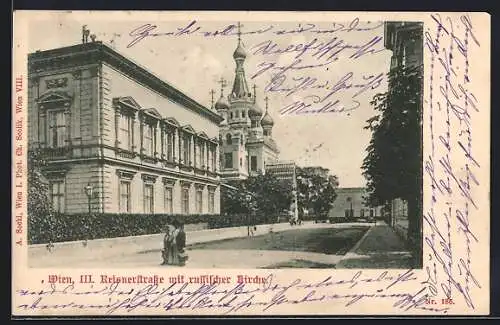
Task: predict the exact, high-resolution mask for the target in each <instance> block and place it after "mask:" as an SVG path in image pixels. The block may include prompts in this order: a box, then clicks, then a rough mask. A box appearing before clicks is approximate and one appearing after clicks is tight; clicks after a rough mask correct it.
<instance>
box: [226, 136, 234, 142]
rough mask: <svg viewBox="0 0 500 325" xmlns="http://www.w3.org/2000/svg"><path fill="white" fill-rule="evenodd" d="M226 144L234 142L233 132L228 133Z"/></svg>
mask: <svg viewBox="0 0 500 325" xmlns="http://www.w3.org/2000/svg"><path fill="white" fill-rule="evenodd" d="M226 144H233V138H232V137H231V134H226Z"/></svg>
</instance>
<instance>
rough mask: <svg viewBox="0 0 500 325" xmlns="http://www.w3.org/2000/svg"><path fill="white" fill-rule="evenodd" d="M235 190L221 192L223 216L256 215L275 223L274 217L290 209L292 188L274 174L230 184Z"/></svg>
mask: <svg viewBox="0 0 500 325" xmlns="http://www.w3.org/2000/svg"><path fill="white" fill-rule="evenodd" d="M227 184H228V185H230V186H231V187H232V188H234V189H228V188H225V187H223V188H222V190H221V212H222V213H223V214H228V215H231V214H245V213H249V212H251V213H255V214H258V215H261V216H263V217H264V218H265V221H267V222H269V221H271V222H274V220H275V219H274V217H275V216H276V215H278V214H279V213H281V212H282V211H283V210H285V209H287V208H289V207H290V203H291V200H292V188H291V186H287V184H285V183H284V182H282V181H280V180H279V179H277V178H276V177H275V176H273V175H272V174H260V175H257V176H251V177H249V178H247V179H246V180H241V181H232V182H228V183H227Z"/></svg>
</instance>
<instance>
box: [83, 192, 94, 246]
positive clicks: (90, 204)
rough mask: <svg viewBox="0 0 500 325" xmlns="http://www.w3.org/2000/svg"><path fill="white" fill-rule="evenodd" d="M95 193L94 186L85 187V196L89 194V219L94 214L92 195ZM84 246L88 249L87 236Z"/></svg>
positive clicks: (86, 232)
mask: <svg viewBox="0 0 500 325" xmlns="http://www.w3.org/2000/svg"><path fill="white" fill-rule="evenodd" d="M93 192H94V188H93V187H92V185H90V183H88V184H87V186H85V194H87V200H88V201H87V202H88V205H89V217H90V214H91V213H92V209H91V208H92V202H91V200H92V193H93ZM87 230H88V229H87ZM85 234H88V231H85ZM83 246H84V247H87V236H85V240H84V241H83Z"/></svg>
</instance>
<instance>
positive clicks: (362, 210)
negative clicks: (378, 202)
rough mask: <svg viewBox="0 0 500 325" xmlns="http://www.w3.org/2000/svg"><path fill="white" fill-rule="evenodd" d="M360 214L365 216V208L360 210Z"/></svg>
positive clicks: (362, 216)
mask: <svg viewBox="0 0 500 325" xmlns="http://www.w3.org/2000/svg"><path fill="white" fill-rule="evenodd" d="M359 216H360V217H361V218H364V217H365V209H361V210H359Z"/></svg>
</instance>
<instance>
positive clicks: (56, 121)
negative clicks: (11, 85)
mask: <svg viewBox="0 0 500 325" xmlns="http://www.w3.org/2000/svg"><path fill="white" fill-rule="evenodd" d="M48 140H49V146H50V147H52V148H58V147H64V146H65V145H66V116H65V115H64V111H53V112H49V139H48Z"/></svg>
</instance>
